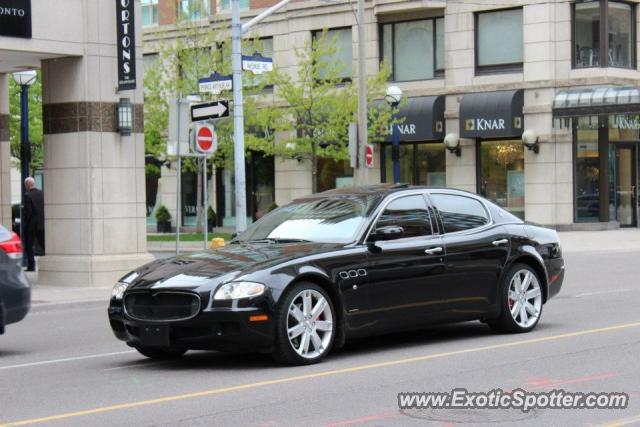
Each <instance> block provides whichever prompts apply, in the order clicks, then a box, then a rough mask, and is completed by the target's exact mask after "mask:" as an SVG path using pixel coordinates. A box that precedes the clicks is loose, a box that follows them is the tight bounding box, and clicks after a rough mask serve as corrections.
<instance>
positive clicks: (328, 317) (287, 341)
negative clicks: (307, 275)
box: [273, 282, 336, 365]
mask: <svg viewBox="0 0 640 427" xmlns="http://www.w3.org/2000/svg"><path fill="white" fill-rule="evenodd" d="M322 301H324V303H322ZM305 304H306V306H305ZM319 304H322V305H319ZM335 319H336V314H335V310H334V308H333V302H332V301H331V298H330V297H329V295H328V294H327V293H326V292H325V290H324V289H322V288H321V287H320V286H318V285H316V284H315V283H311V282H299V283H297V284H295V285H293V286H292V287H291V288H290V289H288V290H287V291H286V293H285V294H284V295H283V296H282V297H281V298H280V302H279V304H278V307H277V309H276V321H275V328H276V329H275V346H274V351H273V357H274V359H275V360H276V361H278V362H279V363H283V364H288V365H310V364H313V363H318V362H320V361H321V360H323V359H324V358H325V357H326V356H327V354H328V353H329V352H330V351H331V348H332V347H333V342H334V340H335V336H336V320H335ZM305 346H306V347H305ZM305 349H306V351H305Z"/></svg>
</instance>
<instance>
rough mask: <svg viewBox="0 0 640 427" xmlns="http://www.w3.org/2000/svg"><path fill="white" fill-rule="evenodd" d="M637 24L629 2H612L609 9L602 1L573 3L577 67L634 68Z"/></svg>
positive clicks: (574, 61)
mask: <svg viewBox="0 0 640 427" xmlns="http://www.w3.org/2000/svg"><path fill="white" fill-rule="evenodd" d="M634 23H635V10H634V6H633V5H632V4H629V3H623V2H618V1H613V0H609V1H608V2H607V7H606V8H604V7H602V3H601V2H600V1H589V2H583V3H576V4H574V5H573V44H574V53H573V58H574V60H573V64H574V67H575V68H590V67H600V66H603V67H619V68H635V67H636V65H635V51H636V49H635V24H634ZM605 35H606V36H605ZM603 37H604V38H603Z"/></svg>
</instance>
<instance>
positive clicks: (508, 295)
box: [487, 264, 543, 334]
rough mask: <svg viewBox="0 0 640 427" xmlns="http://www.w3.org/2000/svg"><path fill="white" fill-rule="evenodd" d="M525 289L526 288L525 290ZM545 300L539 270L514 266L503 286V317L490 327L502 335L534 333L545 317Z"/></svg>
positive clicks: (526, 266)
mask: <svg viewBox="0 0 640 427" xmlns="http://www.w3.org/2000/svg"><path fill="white" fill-rule="evenodd" d="M522 285H525V286H526V287H525V288H524V290H523V288H522ZM542 296H543V294H542V283H541V282H540V278H539V277H538V274H537V273H536V272H535V270H534V269H533V268H531V267H530V266H528V265H526V264H514V265H513V266H512V267H511V268H510V269H509V271H508V273H507V274H506V275H505V276H504V279H503V281H502V283H501V286H500V309H501V313H500V316H498V317H497V318H496V319H493V320H491V321H489V322H487V323H488V324H489V326H490V327H491V328H492V329H493V330H494V331H496V332H500V333H512V334H514V333H515V334H517V333H524V332H530V331H532V330H533V329H534V328H535V327H536V325H537V324H538V322H539V321H540V318H541V317H542V306H543V302H542V299H543V298H542Z"/></svg>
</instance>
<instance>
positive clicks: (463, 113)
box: [460, 89, 524, 138]
mask: <svg viewBox="0 0 640 427" xmlns="http://www.w3.org/2000/svg"><path fill="white" fill-rule="evenodd" d="M523 107H524V91H523V90H522V89H517V90H503V91H496V92H477V93H470V94H467V95H465V96H464V97H463V98H462V101H461V102H460V137H461V138H509V137H520V136H521V135H522V132H523V131H524V117H523V114H522V113H523V110H524V108H523Z"/></svg>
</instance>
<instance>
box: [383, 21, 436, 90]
mask: <svg viewBox="0 0 640 427" xmlns="http://www.w3.org/2000/svg"><path fill="white" fill-rule="evenodd" d="M382 59H383V60H384V61H386V62H387V63H388V64H389V65H390V66H391V68H392V76H391V79H392V80H395V81H408V80H427V79H432V78H433V77H434V75H436V72H439V74H442V73H443V72H444V18H435V19H433V18H432V19H422V20H418V21H408V22H395V23H390V24H384V25H383V26H382Z"/></svg>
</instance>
